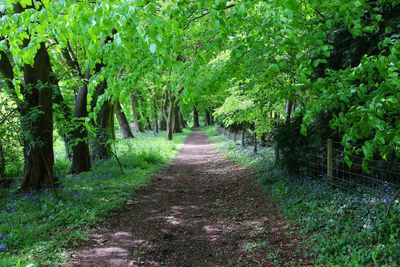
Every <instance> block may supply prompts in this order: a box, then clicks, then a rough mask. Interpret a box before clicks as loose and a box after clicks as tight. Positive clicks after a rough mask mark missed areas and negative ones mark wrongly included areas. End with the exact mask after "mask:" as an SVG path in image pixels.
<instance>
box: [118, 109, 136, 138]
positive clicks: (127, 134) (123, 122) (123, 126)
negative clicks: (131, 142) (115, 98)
mask: <svg viewBox="0 0 400 267" xmlns="http://www.w3.org/2000/svg"><path fill="white" fill-rule="evenodd" d="M116 115H117V120H118V123H119V128H120V130H121V134H122V138H123V139H129V138H133V137H134V136H133V133H132V131H131V127H129V122H128V119H127V118H126V116H125V113H124V111H123V109H122V107H121V104H120V103H117V109H116Z"/></svg>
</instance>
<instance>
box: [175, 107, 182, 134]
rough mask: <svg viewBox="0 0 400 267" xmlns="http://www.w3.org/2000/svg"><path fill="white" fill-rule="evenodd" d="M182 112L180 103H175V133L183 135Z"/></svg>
mask: <svg viewBox="0 0 400 267" xmlns="http://www.w3.org/2000/svg"><path fill="white" fill-rule="evenodd" d="M180 116H181V111H180V108H179V105H178V103H175V108H174V133H182V132H183V130H182V126H181V118H180Z"/></svg>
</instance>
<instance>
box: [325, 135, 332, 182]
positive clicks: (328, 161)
mask: <svg viewBox="0 0 400 267" xmlns="http://www.w3.org/2000/svg"><path fill="white" fill-rule="evenodd" d="M326 154H327V156H326V168H327V169H326V178H327V180H328V182H329V183H330V184H333V183H334V181H333V144H332V140H331V139H328V140H327V153H326Z"/></svg>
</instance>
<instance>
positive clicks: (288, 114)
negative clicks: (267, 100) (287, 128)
mask: <svg viewBox="0 0 400 267" xmlns="http://www.w3.org/2000/svg"><path fill="white" fill-rule="evenodd" d="M292 111H293V101H291V100H286V123H290V119H291V118H292Z"/></svg>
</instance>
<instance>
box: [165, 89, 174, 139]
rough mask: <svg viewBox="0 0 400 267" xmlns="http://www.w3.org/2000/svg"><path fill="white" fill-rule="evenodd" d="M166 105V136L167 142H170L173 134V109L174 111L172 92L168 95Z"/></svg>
mask: <svg viewBox="0 0 400 267" xmlns="http://www.w3.org/2000/svg"><path fill="white" fill-rule="evenodd" d="M167 98H168V104H167V110H168V114H167V135H168V140H172V137H173V133H174V121H175V120H174V117H175V109H174V106H175V104H174V102H175V96H174V95H173V93H172V92H169V93H168V96H167Z"/></svg>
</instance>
